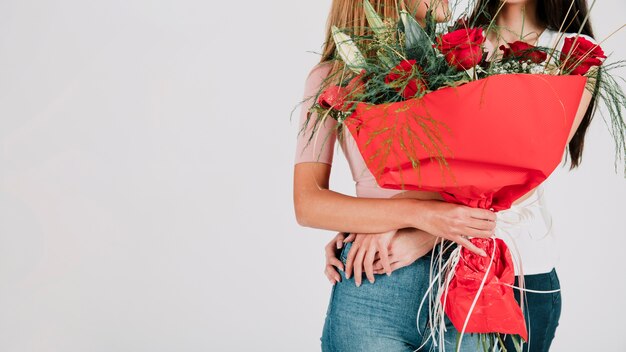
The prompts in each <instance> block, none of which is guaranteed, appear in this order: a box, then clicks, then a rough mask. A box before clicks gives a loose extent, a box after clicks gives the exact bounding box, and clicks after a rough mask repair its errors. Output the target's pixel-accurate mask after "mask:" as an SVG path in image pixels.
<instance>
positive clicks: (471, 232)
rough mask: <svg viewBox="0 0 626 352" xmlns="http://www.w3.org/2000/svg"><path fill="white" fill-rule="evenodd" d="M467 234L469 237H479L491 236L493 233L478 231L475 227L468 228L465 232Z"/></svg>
mask: <svg viewBox="0 0 626 352" xmlns="http://www.w3.org/2000/svg"><path fill="white" fill-rule="evenodd" d="M466 235H467V236H471V237H480V238H491V237H493V235H494V232H493V231H480V230H476V229H470V230H468V232H466Z"/></svg>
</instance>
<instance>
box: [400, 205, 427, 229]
mask: <svg viewBox="0 0 626 352" xmlns="http://www.w3.org/2000/svg"><path fill="white" fill-rule="evenodd" d="M406 201H407V204H408V209H407V212H406V216H405V217H404V221H405V222H404V223H403V224H402V227H413V228H416V229H421V228H422V227H423V224H424V223H425V222H426V221H427V218H428V216H429V214H430V209H429V208H428V206H427V204H426V203H427V202H426V201H424V200H423V199H416V198H407V199H406Z"/></svg>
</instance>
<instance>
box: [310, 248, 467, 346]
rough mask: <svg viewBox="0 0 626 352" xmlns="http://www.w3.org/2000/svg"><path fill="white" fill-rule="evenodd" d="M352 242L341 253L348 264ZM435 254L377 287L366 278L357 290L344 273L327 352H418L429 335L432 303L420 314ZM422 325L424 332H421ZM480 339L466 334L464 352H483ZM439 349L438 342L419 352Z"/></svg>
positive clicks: (453, 337)
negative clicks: (429, 312)
mask: <svg viewBox="0 0 626 352" xmlns="http://www.w3.org/2000/svg"><path fill="white" fill-rule="evenodd" d="M351 245H352V243H351V242H349V243H347V244H346V245H345V246H344V248H343V249H342V251H341V255H340V258H341V261H342V262H343V263H344V265H345V263H346V258H347V256H348V251H349V249H350V247H351ZM430 260H431V259H430V254H429V255H427V256H424V257H422V258H420V259H418V260H416V261H415V262H413V264H411V265H409V266H406V267H404V268H400V269H398V270H395V271H394V272H393V273H392V274H391V276H387V275H385V274H383V275H376V281H374V283H373V284H371V283H370V282H369V281H368V280H367V279H366V278H365V276H364V277H363V281H362V284H361V286H360V287H356V285H355V283H354V276H352V277H351V278H350V279H349V280H348V279H346V276H345V274H344V273H343V272H340V274H341V277H342V278H341V282H337V283H336V284H335V285H334V286H333V288H332V292H331V296H330V302H329V304H328V309H327V312H326V321H325V323H324V330H323V333H322V337H321V338H320V340H321V342H322V351H325V352H352V351H354V352H357V351H359V352H370V351H372V352H373V351H376V352H380V351H386V352H410V351H415V350H417V348H418V347H420V346H421V345H422V343H424V342H425V341H426V339H427V337H428V336H429V332H430V330H429V327H428V324H427V323H428V302H426V303H425V304H424V306H423V307H422V311H421V312H420V316H419V317H418V316H417V313H418V309H419V305H420V302H421V300H422V298H423V297H424V295H425V294H426V290H427V289H428V285H429V271H430ZM418 326H419V332H418ZM446 326H447V332H446V336H445V340H446V345H445V350H446V351H455V348H456V344H457V335H458V332H457V330H456V329H455V328H454V326H453V325H452V324H451V323H450V321H449V320H448V319H447V317H446ZM478 346H479V341H478V335H476V334H465V335H464V336H463V340H462V345H461V351H463V352H470V351H471V352H474V351H478V350H479V347H478ZM431 349H434V348H433V343H432V339H430V340H429V341H427V342H426V344H425V345H424V346H423V347H422V348H421V349H420V350H419V351H429V350H431Z"/></svg>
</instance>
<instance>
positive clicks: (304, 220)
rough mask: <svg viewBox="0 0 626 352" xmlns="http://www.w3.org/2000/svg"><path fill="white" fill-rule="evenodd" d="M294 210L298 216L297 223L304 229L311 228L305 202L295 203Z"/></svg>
mask: <svg viewBox="0 0 626 352" xmlns="http://www.w3.org/2000/svg"><path fill="white" fill-rule="evenodd" d="M294 210H295V214H296V222H298V225H300V226H302V227H311V222H310V217H309V214H308V211H307V210H308V209H307V206H306V203H305V202H300V201H295V202H294Z"/></svg>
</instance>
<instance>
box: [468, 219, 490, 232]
mask: <svg viewBox="0 0 626 352" xmlns="http://www.w3.org/2000/svg"><path fill="white" fill-rule="evenodd" d="M467 226H468V227H470V228H473V229H476V230H480V231H493V230H495V229H496V222H495V221H487V220H479V219H474V218H470V219H469V220H468V221H467Z"/></svg>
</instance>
